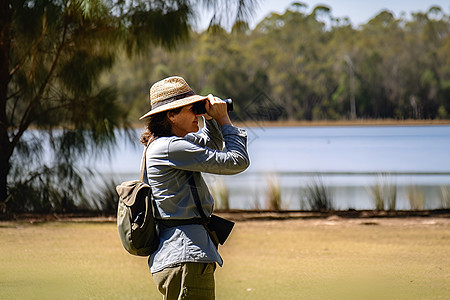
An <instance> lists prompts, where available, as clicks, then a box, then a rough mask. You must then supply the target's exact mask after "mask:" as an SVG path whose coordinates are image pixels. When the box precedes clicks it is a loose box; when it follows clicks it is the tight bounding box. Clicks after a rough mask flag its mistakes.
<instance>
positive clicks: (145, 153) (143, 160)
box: [139, 143, 150, 182]
mask: <svg viewBox="0 0 450 300" xmlns="http://www.w3.org/2000/svg"><path fill="white" fill-rule="evenodd" d="M149 146H150V143H148V144H147V146H145V150H144V157H143V158H142V162H141V177H140V179H139V180H140V181H141V182H144V173H145V161H146V160H147V149H148V147H149Z"/></svg>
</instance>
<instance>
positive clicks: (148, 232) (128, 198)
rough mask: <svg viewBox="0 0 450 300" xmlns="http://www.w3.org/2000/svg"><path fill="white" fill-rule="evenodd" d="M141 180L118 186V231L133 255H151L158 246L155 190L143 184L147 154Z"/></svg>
mask: <svg viewBox="0 0 450 300" xmlns="http://www.w3.org/2000/svg"><path fill="white" fill-rule="evenodd" d="M147 148H148V146H147V147H146V148H145V152H144V158H143V159H142V165H141V178H140V180H132V181H125V182H122V184H120V185H118V186H117V187H116V191H117V193H118V194H119V205H118V209H117V228H118V230H119V236H120V240H121V241H122V245H123V247H124V248H125V250H127V251H128V252H129V253H130V254H133V255H138V256H149V255H150V254H152V253H153V252H154V251H155V250H156V249H157V248H158V246H159V236H158V232H157V230H156V224H155V219H154V214H153V204H152V198H153V197H152V189H151V187H150V186H149V185H148V184H146V183H145V182H144V170H145V154H146V152H147Z"/></svg>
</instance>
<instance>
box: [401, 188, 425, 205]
mask: <svg viewBox="0 0 450 300" xmlns="http://www.w3.org/2000/svg"><path fill="white" fill-rule="evenodd" d="M406 195H407V197H408V201H409V206H410V208H411V209H412V210H423V209H424V208H425V194H424V192H423V190H422V189H421V188H419V187H418V186H416V185H410V186H409V187H408V190H407V193H406Z"/></svg>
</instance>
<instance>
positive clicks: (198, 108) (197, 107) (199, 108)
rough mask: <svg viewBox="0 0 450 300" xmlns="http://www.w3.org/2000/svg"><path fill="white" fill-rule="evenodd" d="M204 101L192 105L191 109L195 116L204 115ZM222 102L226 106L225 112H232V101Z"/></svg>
mask: <svg viewBox="0 0 450 300" xmlns="http://www.w3.org/2000/svg"><path fill="white" fill-rule="evenodd" d="M205 101H206V100H204V101H199V102H195V103H194V106H193V107H192V109H193V110H194V113H195V114H198V115H203V114H206V109H205ZM222 101H223V102H225V103H226V104H227V111H233V100H231V99H223V100H222Z"/></svg>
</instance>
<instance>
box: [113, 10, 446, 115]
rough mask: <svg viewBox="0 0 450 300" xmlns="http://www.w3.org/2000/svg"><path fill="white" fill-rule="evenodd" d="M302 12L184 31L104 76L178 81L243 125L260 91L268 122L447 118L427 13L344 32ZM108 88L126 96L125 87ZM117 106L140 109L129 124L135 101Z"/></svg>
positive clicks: (318, 13)
mask: <svg viewBox="0 0 450 300" xmlns="http://www.w3.org/2000/svg"><path fill="white" fill-rule="evenodd" d="M310 11H311V12H310V13H309V14H308V13H307V10H306V5H305V4H303V3H296V4H293V5H292V6H291V7H289V8H288V10H286V11H285V12H284V13H283V14H275V13H273V14H270V15H268V16H267V17H266V18H265V19H264V20H262V21H261V22H260V23H259V24H257V26H256V27H255V28H254V29H253V30H250V29H249V28H248V25H247V26H246V24H245V23H242V22H241V23H238V24H236V26H235V27H233V28H232V30H231V31H230V32H228V31H226V30H225V29H224V28H222V27H220V26H217V25H216V26H213V27H211V28H210V30H207V31H204V32H200V33H197V32H192V33H191V34H192V39H191V40H190V41H189V42H187V43H183V44H179V45H178V46H177V47H176V48H175V49H174V51H172V52H171V53H166V52H163V51H160V50H155V51H153V52H152V53H151V54H146V55H144V56H143V57H141V58H138V59H136V60H134V61H129V62H123V63H122V64H121V67H120V68H119V69H118V70H117V74H116V73H115V75H114V78H116V77H119V78H120V77H127V76H129V75H128V74H131V73H133V74H134V75H135V76H133V79H134V85H139V87H140V88H141V91H146V90H147V89H148V87H149V86H150V84H151V83H153V82H155V81H157V80H160V79H161V78H163V77H165V76H167V75H173V74H179V75H182V76H185V77H186V78H188V80H189V83H190V84H191V85H192V87H193V88H194V90H195V91H196V92H197V93H200V92H203V91H205V92H209V91H214V92H215V94H216V95H217V96H220V97H224V98H233V100H234V103H235V107H236V113H237V116H238V117H239V119H243V120H248V119H253V118H254V115H251V114H247V113H246V110H247V109H248V107H249V106H252V105H253V104H254V103H253V101H254V100H255V98H257V95H258V94H260V93H262V92H264V93H265V94H267V95H268V96H269V98H270V99H271V102H272V103H273V104H274V105H281V106H282V107H283V113H282V114H279V115H277V117H276V118H275V119H294V120H323V119H350V118H394V119H408V118H415V119H423V118H427V119H434V118H448V114H446V113H445V112H448V111H450V102H449V99H450V89H449V88H448V86H449V85H448V83H447V82H448V81H449V78H450V67H449V66H450V60H449V59H450V56H449V55H448V53H449V51H450V22H449V15H448V14H446V13H445V12H444V11H442V10H440V9H439V8H436V7H432V8H430V10H429V11H428V12H426V13H421V12H418V13H415V14H412V16H411V17H400V18H395V17H394V16H393V15H392V13H390V12H388V11H382V12H380V13H379V14H378V15H377V16H375V17H374V18H373V19H371V20H370V21H369V22H367V24H364V25H361V26H360V27H352V26H351V24H350V23H349V20H346V19H337V18H335V17H333V16H332V14H331V12H330V11H331V9H330V8H328V7H324V6H317V7H314V8H312V9H311V10H310ZM161 66H164V72H162V73H161V72H160V71H158V70H161ZM124 68H125V69H127V70H129V72H124ZM115 80H116V79H114V81H115ZM118 88H119V90H120V91H127V90H128V86H127V85H126V84H124V85H119V86H118ZM142 94H143V93H142V92H141V95H142ZM121 100H122V101H124V102H127V105H130V106H134V107H138V106H140V111H139V112H138V110H136V113H133V114H132V115H130V117H132V118H133V120H136V119H137V118H138V116H139V114H141V113H142V111H144V110H145V108H144V107H141V105H142V103H143V102H144V101H143V99H142V97H140V96H138V97H127V96H124V97H123V98H121ZM146 105H147V103H146ZM260 117H261V118H263V119H264V118H265V117H264V116H260Z"/></svg>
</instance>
